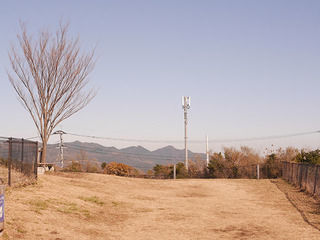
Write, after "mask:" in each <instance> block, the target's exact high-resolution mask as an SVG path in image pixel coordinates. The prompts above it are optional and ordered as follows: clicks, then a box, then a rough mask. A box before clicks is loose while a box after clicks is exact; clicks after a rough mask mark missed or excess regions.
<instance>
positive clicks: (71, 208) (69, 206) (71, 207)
mask: <svg viewBox="0 0 320 240" xmlns="http://www.w3.org/2000/svg"><path fill="white" fill-rule="evenodd" d="M57 211H58V212H61V213H65V214H77V213H80V212H81V209H80V208H79V207H78V206H77V204H75V203H64V205H62V206H61V207H57Z"/></svg>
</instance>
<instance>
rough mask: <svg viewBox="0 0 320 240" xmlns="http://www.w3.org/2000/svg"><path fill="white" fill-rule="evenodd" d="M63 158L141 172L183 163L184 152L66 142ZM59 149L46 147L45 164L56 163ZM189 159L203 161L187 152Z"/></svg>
mask: <svg viewBox="0 0 320 240" xmlns="http://www.w3.org/2000/svg"><path fill="white" fill-rule="evenodd" d="M65 146H66V148H65V149H64V158H65V160H66V164H67V163H68V161H69V162H70V161H71V160H84V159H85V160H93V161H96V162H97V163H98V164H99V165H100V164H101V163H102V162H107V163H109V162H119V163H125V164H127V165H130V166H132V167H135V168H139V169H141V170H143V171H146V170H148V169H152V168H153V166H154V165H156V164H164V165H166V164H171V163H174V162H176V163H177V162H184V150H181V149H176V148H175V147H173V146H166V147H163V148H160V149H157V150H155V151H149V150H148V149H146V148H144V147H142V146H132V147H127V148H123V149H117V148H115V147H105V146H102V145H100V144H97V143H87V142H79V141H75V142H68V143H65ZM58 153H59V149H58V144H49V145H48V154H47V162H56V161H57V157H58ZM188 154H189V158H190V159H194V158H195V157H196V156H197V155H198V156H200V157H201V158H202V159H205V154H203V153H193V152H191V151H188Z"/></svg>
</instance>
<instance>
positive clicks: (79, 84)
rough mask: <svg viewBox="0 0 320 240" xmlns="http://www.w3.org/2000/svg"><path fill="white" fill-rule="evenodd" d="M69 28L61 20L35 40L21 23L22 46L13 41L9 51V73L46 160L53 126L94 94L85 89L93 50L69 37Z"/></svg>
mask: <svg viewBox="0 0 320 240" xmlns="http://www.w3.org/2000/svg"><path fill="white" fill-rule="evenodd" d="M67 32H68V25H62V24H60V27H59V29H58V30H57V31H56V33H55V34H53V35H52V34H50V33H49V32H48V31H47V30H43V31H41V32H40V33H39V35H38V36H37V39H36V40H34V39H33V38H32V35H30V34H28V33H27V30H26V27H25V25H23V24H21V34H18V36H17V37H18V47H19V48H18V50H17V49H16V47H15V46H14V45H13V46H12V48H11V50H10V51H9V58H10V62H11V67H12V71H11V72H9V71H8V77H9V80H10V82H11V84H12V86H13V88H14V90H15V91H16V93H17V94H18V97H19V100H20V102H21V103H22V105H23V106H24V107H25V109H26V110H27V111H28V112H29V113H30V115H31V117H32V119H33V121H34V123H35V125H36V128H37V130H38V132H39V135H40V137H41V140H42V143H43V152H42V158H41V162H43V163H45V161H46V153H47V143H48V140H49V138H50V135H51V134H52V131H53V129H54V128H55V127H56V126H57V125H58V124H59V123H61V122H62V121H63V120H65V119H67V118H69V117H70V116H72V115H73V114H75V113H76V112H78V111H79V110H81V109H82V108H84V107H85V106H86V105H87V104H88V103H89V102H90V101H91V100H92V98H93V97H94V96H95V92H94V91H93V90H89V91H86V89H85V87H86V85H87V83H88V74H89V73H90V72H91V71H92V70H93V67H94V60H93V57H94V51H90V52H89V53H86V54H84V53H81V51H80V47H79V39H78V38H77V39H72V38H68V37H67Z"/></svg>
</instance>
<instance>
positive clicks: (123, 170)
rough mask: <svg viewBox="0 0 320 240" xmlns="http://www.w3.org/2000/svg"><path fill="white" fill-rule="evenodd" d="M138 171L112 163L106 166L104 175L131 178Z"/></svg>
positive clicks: (122, 164) (121, 164)
mask: <svg viewBox="0 0 320 240" xmlns="http://www.w3.org/2000/svg"><path fill="white" fill-rule="evenodd" d="M136 171H137V170H136V169H134V168H133V167H131V166H128V165H126V164H124V163H117V162H110V163H108V164H107V165H106V167H105V169H104V170H103V173H105V174H112V175H117V176H131V175H132V174H134V173H135V172H136Z"/></svg>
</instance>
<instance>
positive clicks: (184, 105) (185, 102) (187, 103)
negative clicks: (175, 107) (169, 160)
mask: <svg viewBox="0 0 320 240" xmlns="http://www.w3.org/2000/svg"><path fill="white" fill-rule="evenodd" d="M190 100H191V98H190V97H186V96H184V97H182V108H183V110H184V150H185V166H186V169H187V170H188V147H187V124H188V112H187V110H188V109H190Z"/></svg>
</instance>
